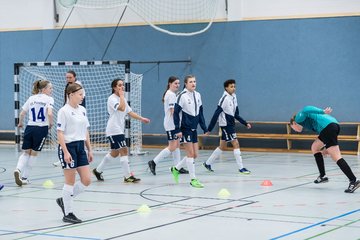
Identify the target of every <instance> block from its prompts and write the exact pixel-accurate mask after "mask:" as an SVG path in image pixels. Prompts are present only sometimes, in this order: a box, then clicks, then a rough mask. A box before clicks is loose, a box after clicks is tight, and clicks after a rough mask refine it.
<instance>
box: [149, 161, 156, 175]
mask: <svg viewBox="0 0 360 240" xmlns="http://www.w3.org/2000/svg"><path fill="white" fill-rule="evenodd" d="M148 165H149V169H150V172H151V173H152V174H153V175H156V171H155V168H156V163H155V162H154V160H151V161H148Z"/></svg>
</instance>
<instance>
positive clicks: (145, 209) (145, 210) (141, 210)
mask: <svg viewBox="0 0 360 240" xmlns="http://www.w3.org/2000/svg"><path fill="white" fill-rule="evenodd" d="M137 212H138V213H149V212H151V209H150V208H149V206H148V205H146V204H143V205H141V206H140V207H139V208H138V209H137Z"/></svg>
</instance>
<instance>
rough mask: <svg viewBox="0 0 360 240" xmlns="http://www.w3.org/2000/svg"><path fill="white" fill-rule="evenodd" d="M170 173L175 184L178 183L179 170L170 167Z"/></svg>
mask: <svg viewBox="0 0 360 240" xmlns="http://www.w3.org/2000/svg"><path fill="white" fill-rule="evenodd" d="M170 171H171V173H172V175H173V177H174V180H175V182H176V183H179V170H177V169H176V167H171V168H170Z"/></svg>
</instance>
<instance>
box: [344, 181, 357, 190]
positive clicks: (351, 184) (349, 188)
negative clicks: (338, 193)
mask: <svg viewBox="0 0 360 240" xmlns="http://www.w3.org/2000/svg"><path fill="white" fill-rule="evenodd" d="M359 187H360V180H357V181H355V182H350V183H349V187H348V188H347V189H345V192H346V193H353V192H355V190H356V189H358V188H359Z"/></svg>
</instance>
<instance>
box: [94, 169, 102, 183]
mask: <svg viewBox="0 0 360 240" xmlns="http://www.w3.org/2000/svg"><path fill="white" fill-rule="evenodd" d="M92 172H93V173H94V175H95V177H96V179H97V180H98V181H104V177H103V176H102V172H98V171H97V170H96V168H94V169H93V170H92Z"/></svg>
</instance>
